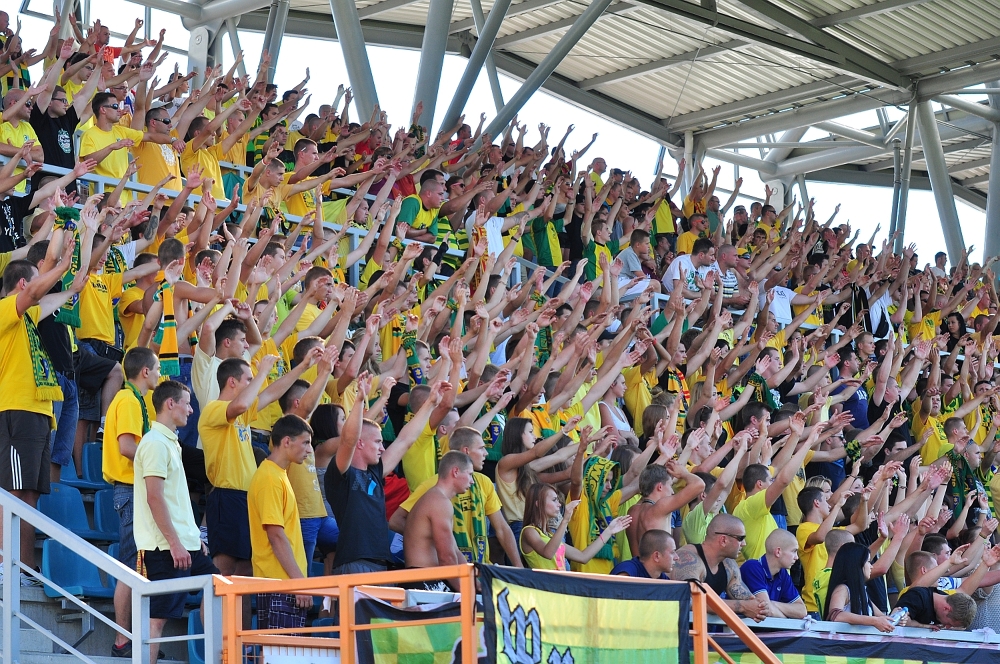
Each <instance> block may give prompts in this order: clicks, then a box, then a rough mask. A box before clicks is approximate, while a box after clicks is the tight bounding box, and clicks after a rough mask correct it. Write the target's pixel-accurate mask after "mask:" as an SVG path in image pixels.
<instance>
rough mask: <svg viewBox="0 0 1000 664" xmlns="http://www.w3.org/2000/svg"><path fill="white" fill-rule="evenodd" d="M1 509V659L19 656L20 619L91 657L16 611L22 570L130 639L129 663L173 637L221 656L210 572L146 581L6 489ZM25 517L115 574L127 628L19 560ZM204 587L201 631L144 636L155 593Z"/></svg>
mask: <svg viewBox="0 0 1000 664" xmlns="http://www.w3.org/2000/svg"><path fill="white" fill-rule="evenodd" d="M0 509H2V516H0V518H2V522H3V547H2V551H3V574H4V579H5V583H4V584H3V606H2V613H0V615H2V626H3V639H2V646H3V650H2V653H0V654H2V657H3V661H4V662H5V663H6V664H9V663H11V662H17V661H18V660H19V658H20V632H21V623H22V622H23V623H24V624H26V625H27V626H29V627H31V628H32V629H34V630H36V631H38V632H40V633H41V634H43V635H44V636H45V637H46V638H48V639H49V640H51V641H52V642H54V643H56V644H58V645H59V646H60V647H62V648H64V649H65V650H66V651H67V652H69V653H70V654H72V655H74V656H75V657H76V658H77V659H80V660H81V661H84V662H88V664H93V660H92V659H91V658H90V657H88V656H87V655H85V654H83V653H82V652H80V651H79V650H77V649H76V648H74V647H73V646H72V645H70V644H69V643H67V642H66V641H64V640H63V639H61V638H59V637H58V636H56V635H55V634H54V633H52V632H51V631H50V630H48V629H46V628H45V627H43V626H42V625H40V624H39V623H38V622H36V621H34V620H32V619H31V618H29V617H28V616H26V615H24V613H23V612H22V611H21V584H20V583H19V578H20V573H21V572H22V571H23V572H25V573H26V574H28V575H30V576H31V577H33V578H35V579H38V580H39V581H41V582H42V583H43V584H45V585H46V586H48V587H50V588H53V589H55V590H56V591H57V592H59V594H60V595H62V596H63V597H64V598H66V599H67V600H69V601H71V602H72V603H73V604H75V605H76V606H77V607H79V608H80V609H81V610H83V611H86V612H87V613H89V614H90V615H92V616H95V617H97V618H98V619H99V620H101V621H102V622H104V623H105V624H107V625H109V626H110V627H112V628H113V629H115V630H116V631H118V632H119V633H121V634H123V635H125V636H127V637H129V638H130V639H131V640H132V643H133V647H132V662H133V664H144V663H148V662H149V647H148V646H149V645H150V644H153V643H166V642H173V641H192V640H203V641H204V642H205V654H206V661H220V658H221V653H222V621H221V617H222V601H221V599H220V598H218V597H215V595H214V593H213V582H212V577H211V576H195V577H187V578H181V579H168V580H163V581H150V580H149V579H146V578H144V577H142V576H140V575H139V574H137V573H136V572H135V571H134V570H131V569H129V568H128V567H126V566H125V565H123V564H121V563H120V562H119V561H117V560H115V559H114V558H112V557H110V556H109V555H108V554H107V553H105V552H103V551H101V550H100V549H98V548H97V547H95V546H94V545H92V544H90V543H89V542H87V541H86V540H84V539H82V538H81V537H79V536H78V535H75V534H74V533H72V532H71V531H70V530H69V529H67V528H66V527H64V526H62V525H60V524H59V523H57V522H55V521H53V520H52V519H51V518H49V517H48V516H46V515H44V514H42V513H41V512H39V511H37V510H35V509H33V508H31V507H29V506H28V505H27V504H26V503H24V502H22V501H21V500H19V499H18V498H15V497H14V496H13V495H12V494H10V493H9V492H7V491H5V490H3V489H0ZM22 519H23V520H25V521H27V522H29V523H30V524H31V525H32V526H34V527H35V528H36V529H37V530H39V531H40V532H42V533H43V534H45V535H46V536H47V537H49V538H50V539H52V540H54V541H56V542H59V543H60V544H62V545H63V546H64V547H66V548H67V549H69V550H70V551H72V552H73V553H75V554H76V555H78V556H80V557H81V558H83V559H84V560H86V561H87V562H88V563H90V564H92V565H94V566H95V567H97V568H98V569H99V570H101V571H102V572H104V573H105V574H107V575H108V576H109V577H112V578H114V579H115V580H116V581H117V582H118V583H124V584H125V585H127V586H128V587H129V588H130V589H131V591H132V630H131V631H129V630H126V629H124V628H123V627H120V626H119V625H117V624H116V623H114V622H113V621H111V620H109V619H108V618H107V617H106V616H104V614H102V613H101V612H100V611H97V610H96V609H94V608H93V607H91V606H90V605H88V604H87V603H86V602H84V601H82V600H80V599H79V598H77V597H75V596H73V595H71V594H69V593H68V592H66V590H65V589H63V588H62V587H60V586H59V585H58V584H56V583H55V582H53V581H52V580H50V579H48V578H47V577H45V576H44V575H42V574H41V573H39V572H36V571H35V570H34V569H32V568H31V567H30V566H29V565H26V564H24V563H23V562H22V561H21V559H20V556H21V521H22ZM198 591H202V592H203V595H202V596H203V597H204V611H203V612H202V621H203V624H204V632H203V633H202V634H191V635H186V636H178V637H164V638H158V639H150V637H149V620H150V616H149V599H150V597H154V596H157V595H165V594H172V593H180V592H198Z"/></svg>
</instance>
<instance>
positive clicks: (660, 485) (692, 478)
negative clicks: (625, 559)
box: [625, 461, 705, 551]
mask: <svg viewBox="0 0 1000 664" xmlns="http://www.w3.org/2000/svg"><path fill="white" fill-rule="evenodd" d="M674 480H683V481H684V483H685V484H684V488H683V489H681V490H680V492H678V493H674V489H673V482H674ZM704 489H705V481H704V480H703V479H701V478H700V477H698V476H697V475H695V474H694V473H690V472H688V471H687V469H686V468H684V466H682V465H681V464H678V463H676V462H674V461H668V462H667V463H666V465H665V466H660V465H656V464H654V465H651V466H646V467H645V468H643V469H642V474H641V475H639V494H640V495H641V496H642V500H640V501H639V502H638V503H636V504H635V505H633V506H632V507H631V508H630V509H629V511H628V515H629V516H630V517H632V525H630V526H629V527H628V529H626V531H625V533H626V535H627V536H628V545H629V548H631V549H632V550H633V551H638V550H639V543H640V542H641V541H642V536H643V535H644V534H645V533H646V531H647V530H665V531H666V532H670V515H671V514H672V513H673V511H674V510H678V509H680V508H681V507H683V506H684V505H687V504H688V503H689V502H691V501H692V500H694V499H695V498H697V497H698V494H700V493H701V492H702V491H703V490H704Z"/></svg>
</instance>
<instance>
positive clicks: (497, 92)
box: [469, 0, 510, 111]
mask: <svg viewBox="0 0 1000 664" xmlns="http://www.w3.org/2000/svg"><path fill="white" fill-rule="evenodd" d="M508 4H510V3H508ZM469 7H470V8H471V9H472V20H473V22H474V23H475V25H476V34H478V35H480V39H482V32H483V26H484V25H485V24H486V17H485V16H484V15H483V4H482V3H481V2H480V0H469ZM493 7H494V9H495V8H496V5H495V4H494V5H493ZM492 13H493V10H492V9H491V10H490V15H492ZM486 75H487V76H488V77H489V79H490V91H491V92H492V93H493V105H494V106H496V109H497V111H499V110H500V109H501V108H503V90H501V89H500V75H499V74H497V66H496V63H495V62H493V49H490V52H489V53H487V54H486Z"/></svg>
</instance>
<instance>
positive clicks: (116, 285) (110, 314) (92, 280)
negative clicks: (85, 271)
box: [78, 272, 138, 345]
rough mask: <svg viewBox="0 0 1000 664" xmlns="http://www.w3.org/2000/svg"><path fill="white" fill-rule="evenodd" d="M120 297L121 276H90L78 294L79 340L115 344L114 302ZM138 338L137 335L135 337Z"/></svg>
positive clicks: (106, 274)
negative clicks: (96, 340)
mask: <svg viewBox="0 0 1000 664" xmlns="http://www.w3.org/2000/svg"><path fill="white" fill-rule="evenodd" d="M121 295H122V275H121V274H116V273H113V272H110V273H105V274H91V275H89V277H88V279H87V283H86V285H84V287H83V291H81V292H80V329H79V331H78V335H79V337H80V338H81V339H98V340H100V341H103V342H104V343H108V344H112V345H114V343H115V314H114V301H115V300H116V299H117V298H118V297H120V296H121ZM136 336H137V337H138V334H137V335H136Z"/></svg>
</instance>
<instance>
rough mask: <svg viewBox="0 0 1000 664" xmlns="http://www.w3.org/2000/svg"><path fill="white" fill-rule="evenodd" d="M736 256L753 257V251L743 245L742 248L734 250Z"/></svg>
mask: <svg viewBox="0 0 1000 664" xmlns="http://www.w3.org/2000/svg"><path fill="white" fill-rule="evenodd" d="M736 257H737V258H753V252H752V251H750V249H748V248H747V247H743V248H742V249H737V250H736Z"/></svg>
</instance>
